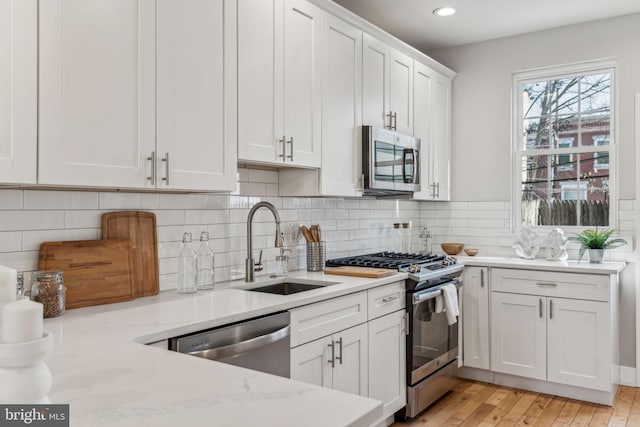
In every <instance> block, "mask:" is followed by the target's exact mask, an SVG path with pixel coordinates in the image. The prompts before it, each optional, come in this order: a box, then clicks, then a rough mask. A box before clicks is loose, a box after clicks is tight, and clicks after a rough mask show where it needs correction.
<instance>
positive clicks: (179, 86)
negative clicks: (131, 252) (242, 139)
mask: <svg viewBox="0 0 640 427" xmlns="http://www.w3.org/2000/svg"><path fill="white" fill-rule="evenodd" d="M234 3H235V2H233V1H230V0H227V1H223V0H216V1H211V0H186V1H184V0H183V1H180V2H176V1H174V0H157V11H156V26H157V28H156V34H157V50H156V52H157V72H156V76H157V77H156V78H157V117H158V119H157V148H156V156H157V157H159V159H160V162H159V168H160V169H159V171H158V174H157V175H158V177H159V181H158V184H157V185H158V188H171V189H191V190H227V191H232V190H234V189H235V186H236V162H237V157H236V156H237V150H236V144H235V141H236V126H235V123H236V94H235V85H236V83H235V79H236V65H235V64H236V59H235V58H236V50H235V43H234V37H235V25H236V8H235V4H234ZM167 156H168V158H169V159H168V162H167V160H166V157H167ZM162 159H165V160H162ZM167 177H169V180H168V181H167V179H166V178H167Z"/></svg>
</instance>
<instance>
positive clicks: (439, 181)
mask: <svg viewBox="0 0 640 427" xmlns="http://www.w3.org/2000/svg"><path fill="white" fill-rule="evenodd" d="M413 76H414V77H413V79H414V87H413V89H414V97H413V102H414V104H413V105H414V110H413V117H414V121H413V127H414V136H416V137H417V138H420V184H421V190H420V192H417V193H414V194H413V198H414V199H417V200H450V198H451V195H450V192H449V179H450V178H449V176H450V155H451V80H450V79H449V78H447V77H444V76H442V75H440V74H439V73H437V72H435V71H434V70H432V69H431V68H429V67H427V66H426V65H423V64H420V63H419V62H415V64H414V74H413Z"/></svg>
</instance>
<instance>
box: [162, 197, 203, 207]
mask: <svg viewBox="0 0 640 427" xmlns="http://www.w3.org/2000/svg"><path fill="white" fill-rule="evenodd" d="M208 206H209V196H207V195H206V194H160V195H158V209H207V208H208Z"/></svg>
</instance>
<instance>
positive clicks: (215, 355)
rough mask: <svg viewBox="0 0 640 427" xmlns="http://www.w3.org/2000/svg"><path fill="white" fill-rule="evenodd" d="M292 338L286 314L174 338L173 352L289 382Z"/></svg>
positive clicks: (171, 343)
mask: <svg viewBox="0 0 640 427" xmlns="http://www.w3.org/2000/svg"><path fill="white" fill-rule="evenodd" d="M290 336H291V334H290V327H289V312H283V313H277V314H272V315H268V316H264V317H258V318H255V319H250V320H245V321H242V322H239V323H234V324H231V325H227V326H222V327H220V328H215V329H209V330H206V331H203V332H198V333H196V334H191V335H183V336H180V337H176V338H171V339H170V340H169V349H170V350H173V351H177V352H179V353H186V354H190V355H192V356H197V357H203V358H205V359H210V360H216V361H218V362H222V363H228V364H230V365H236V366H242V367H244V368H249V369H253V370H256V371H261V372H266V373H268V374H273V375H279V376H281V377H286V378H289V377H290V371H291V368H290V346H289V344H290V342H291V338H290Z"/></svg>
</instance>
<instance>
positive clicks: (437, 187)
mask: <svg viewBox="0 0 640 427" xmlns="http://www.w3.org/2000/svg"><path fill="white" fill-rule="evenodd" d="M434 185H435V186H436V195H435V198H436V199H439V198H440V183H439V182H436V183H435V184H434Z"/></svg>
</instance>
